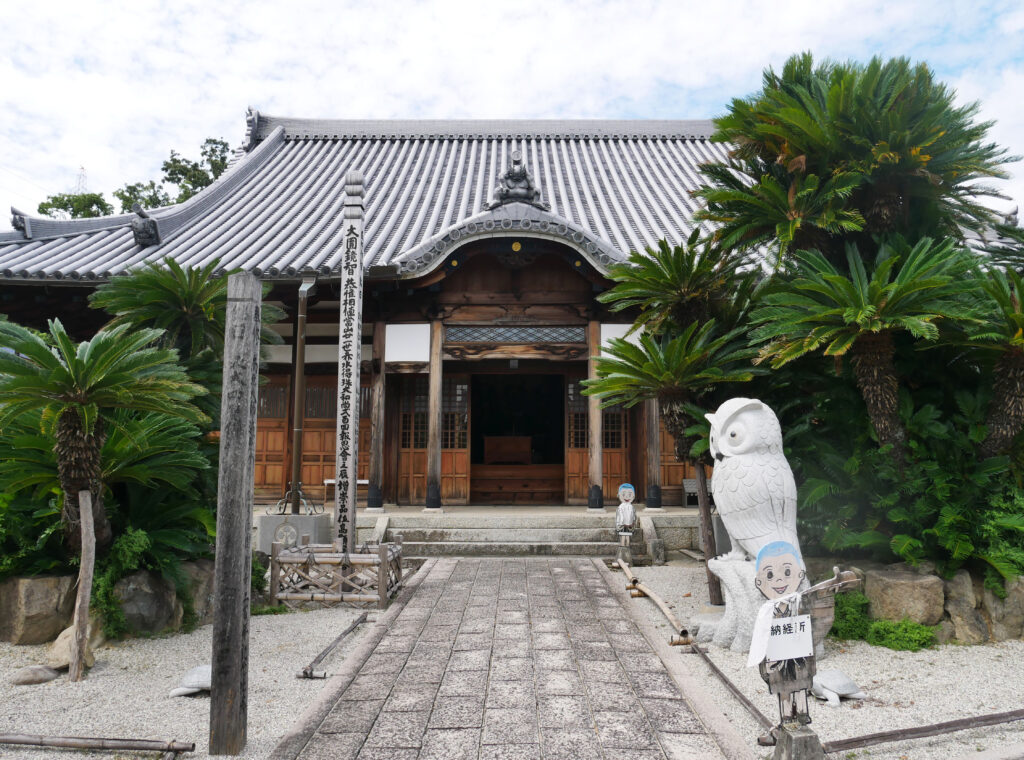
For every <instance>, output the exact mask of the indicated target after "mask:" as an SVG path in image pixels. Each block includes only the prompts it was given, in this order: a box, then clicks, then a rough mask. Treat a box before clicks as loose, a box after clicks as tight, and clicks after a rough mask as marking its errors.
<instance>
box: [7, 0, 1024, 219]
mask: <svg viewBox="0 0 1024 760" xmlns="http://www.w3.org/2000/svg"><path fill="white" fill-rule="evenodd" d="M804 50H810V51H812V52H813V53H814V54H815V56H816V57H817V58H825V57H829V58H835V59H843V60H845V59H851V58H852V59H857V60H862V61H863V60H867V59H868V58H870V57H871V56H872V55H882V56H886V57H891V56H907V57H909V58H911V59H912V60H914V61H924V62H926V63H928V64H929V65H930V66H931V67H932V68H933V69H934V71H935V72H936V74H937V75H938V77H939V79H940V80H942V81H944V82H946V83H947V84H949V85H950V86H952V87H954V88H955V89H956V90H957V92H958V97H959V99H960V101H961V102H963V103H967V102H971V101H980V103H981V105H982V108H981V118H983V119H985V120H994V121H995V122H996V123H995V125H994V126H993V127H992V129H991V131H990V133H989V134H990V136H991V138H992V139H993V140H994V141H995V142H997V143H999V144H1000V145H1002V146H1004V147H1006V148H1007V149H1008V151H1009V152H1010V154H1024V5H1022V4H1021V3H1019V1H1018V2H1003V1H1002V0H993V1H992V2H987V1H984V0H982V1H976V2H943V1H942V0H885V1H884V2H882V1H880V0H856V2H853V1H847V0H813V1H812V2H805V1H803V0H776V1H775V2H767V1H765V0H760V1H758V0H735V1H724V2H708V1H707V0H705V1H704V2H692V1H691V0H674V1H670V0H546V1H545V0H500V1H492V2H486V0H485V2H480V1H479V0H473V1H466V2H464V1H462V0H388V1H387V2H379V1H377V2H375V1H374V0H359V1H358V2H352V0H302V2H282V0H275V1H274V2H265V1H264V0H245V2H240V1H239V0H217V2H207V1H206V0H203V1H202V2H193V1H192V0H174V2H167V1H166V0H161V1H160V2H148V1H147V0H130V2H119V1H114V0H103V1H102V2H101V1H98V0H74V1H73V2H68V1H67V0H46V1H45V2H34V3H23V4H19V5H18V7H17V9H16V10H15V9H9V10H8V12H6V13H4V14H3V23H2V24H0V114H2V117H0V230H5V229H9V228H10V227H9V218H8V216H9V215H8V213H7V209H8V207H10V206H14V207H16V208H18V209H19V210H21V211H27V212H30V213H32V214H35V213H36V207H37V206H38V204H39V203H40V202H41V201H42V200H44V199H45V198H46V197H47V196H48V195H51V194H54V193H62V192H73V191H75V190H76V189H77V188H78V187H79V186H80V185H82V184H83V183H84V186H85V188H86V189H87V190H88V191H91V192H102V193H104V194H105V195H106V197H107V199H108V200H110V201H113V198H112V196H111V192H112V191H113V190H115V189H117V188H119V187H121V186H122V185H124V184H125V183H128V182H137V181H147V180H150V179H158V178H159V176H160V165H161V163H162V162H163V161H164V160H165V159H166V158H167V157H168V155H169V153H170V151H171V150H172V149H173V150H176V151H178V152H179V153H181V154H183V155H185V156H187V157H191V158H196V159H198V158H199V146H200V145H201V143H202V142H203V140H204V139H205V138H207V137H219V138H223V139H225V140H227V141H228V142H229V143H230V145H231V146H232V148H234V147H235V146H237V145H238V144H239V142H240V141H241V139H242V137H243V135H244V132H245V119H244V114H245V109H246V107H247V106H252V107H254V108H256V109H258V110H260V111H262V112H264V113H268V114H273V115H279V116H296V117H324V118H353V119H370V118H374V119H378V118H379V119H388V118H401V119H415V118H614V119H621V118H637V119H642V118H656V119H675V118H679V119H704V118H713V117H715V116H719V115H722V114H723V113H724V112H725V110H726V108H727V106H728V103H729V101H730V99H731V98H733V97H743V96H746V95H749V94H751V93H753V92H755V91H756V90H757V89H758V88H759V85H760V81H761V75H762V72H763V70H764V69H765V68H767V67H769V66H772V67H775V68H780V67H781V66H782V64H783V62H784V61H785V60H786V58H787V57H789V56H790V55H792V54H794V53H797V52H800V51H804ZM1007 168H1008V169H1009V171H1010V172H1011V173H1012V175H1013V176H1012V178H1011V179H1010V180H1009V181H1005V182H1001V183H999V188H1000V189H1001V190H1002V191H1003V192H1004V193H1006V194H1007V195H1009V196H1010V199H1009V200H1005V201H998V200H996V201H992V205H993V206H994V207H995V208H997V209H999V210H1000V211H1004V212H1005V211H1008V210H1010V209H1012V208H1013V207H1014V206H1016V205H1017V203H1018V202H1021V201H1024V163H1021V162H1018V163H1014V164H1010V165H1009V166H1008V167H1007Z"/></svg>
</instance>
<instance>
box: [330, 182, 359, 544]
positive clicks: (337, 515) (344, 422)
mask: <svg viewBox="0 0 1024 760" xmlns="http://www.w3.org/2000/svg"><path fill="white" fill-rule="evenodd" d="M343 213H344V228H343V232H342V235H343V239H344V250H343V251H342V257H341V314H340V320H339V325H340V330H339V337H338V437H337V446H336V451H335V453H336V456H335V464H334V466H335V486H336V487H335V489H334V499H335V502H334V524H335V525H336V526H337V531H338V538H339V539H340V541H341V544H342V546H343V547H344V550H345V551H347V552H349V553H352V552H354V551H355V549H356V485H357V484H356V478H357V472H358V470H357V468H358V465H359V364H360V360H361V358H362V350H363V173H362V172H359V171H350V172H349V173H348V174H346V175H345V208H344V212H343Z"/></svg>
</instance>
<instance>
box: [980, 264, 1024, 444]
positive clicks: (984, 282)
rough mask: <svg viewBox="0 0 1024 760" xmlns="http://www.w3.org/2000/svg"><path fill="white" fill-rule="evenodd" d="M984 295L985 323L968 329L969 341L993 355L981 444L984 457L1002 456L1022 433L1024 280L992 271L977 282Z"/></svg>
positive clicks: (1023, 404) (1016, 275) (1023, 413)
mask: <svg viewBox="0 0 1024 760" xmlns="http://www.w3.org/2000/svg"><path fill="white" fill-rule="evenodd" d="M978 282H979V284H980V285H981V288H982V291H983V293H984V294H985V296H987V303H986V304H985V306H986V308H985V317H986V318H985V320H984V322H982V323H981V324H980V325H979V326H977V327H976V328H974V329H971V330H970V332H971V342H972V344H974V345H975V346H977V347H979V348H983V349H986V350H988V351H991V352H994V353H995V355H996V359H995V366H994V368H993V370H992V378H993V380H992V399H991V401H990V402H989V408H988V414H987V419H986V427H987V428H988V432H987V434H986V436H985V439H984V440H983V441H982V442H981V445H980V447H979V453H980V454H981V455H982V456H983V457H993V456H997V455H999V454H1005V453H1006V452H1007V451H1008V450H1009V448H1010V445H1011V444H1012V443H1013V439H1014V438H1016V437H1017V434H1018V433H1020V431H1021V430H1024V311H1022V301H1024V281H1022V280H1021V276H1020V275H1019V274H1017V273H1016V272H1014V271H1012V270H1006V269H1001V268H994V269H992V270H991V271H989V272H988V273H987V274H986V275H984V276H982V277H980V278H979V280H978Z"/></svg>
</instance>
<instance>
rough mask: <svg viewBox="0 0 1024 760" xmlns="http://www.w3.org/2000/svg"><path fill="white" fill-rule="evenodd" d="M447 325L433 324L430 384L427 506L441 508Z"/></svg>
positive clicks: (436, 322) (434, 321)
mask: <svg viewBox="0 0 1024 760" xmlns="http://www.w3.org/2000/svg"><path fill="white" fill-rule="evenodd" d="M443 338H444V326H443V325H442V324H441V320H440V319H435V320H432V321H431V323H430V384H429V385H428V389H427V504H426V507H427V509H440V508H441V345H442V343H443Z"/></svg>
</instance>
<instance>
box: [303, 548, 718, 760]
mask: <svg viewBox="0 0 1024 760" xmlns="http://www.w3.org/2000/svg"><path fill="white" fill-rule="evenodd" d="M307 735H308V741H306V742H305V745H304V746H303V747H302V749H301V751H299V753H298V755H297V756H298V757H299V758H302V760H328V759H329V760H440V759H442V758H443V759H444V760H463V759H465V760H541V759H542V758H543V759H544V760H555V759H558V760H562V759H563V758H564V759H565V760H569V759H575V758H588V759H589V758H606V759H607V760H613V759H614V760H691V759H692V760H697V759H698V758H699V760H717V759H719V758H723V754H722V752H721V750H720V749H719V747H718V745H717V744H716V743H715V741H714V740H713V738H712V737H711V736H710V735H709V734H708V732H707V730H706V729H705V727H704V725H703V724H702V723H701V721H700V720H699V719H698V718H697V717H696V715H695V714H694V713H693V712H692V710H691V709H690V706H689V705H688V703H687V701H686V700H685V699H684V698H683V695H682V694H681V692H680V690H679V688H678V687H677V685H676V682H675V681H674V680H673V679H672V677H671V676H670V675H669V672H668V670H667V669H666V667H665V664H664V663H663V662H662V660H661V658H660V657H659V656H658V654H657V653H656V652H655V651H654V649H652V647H651V646H650V644H648V641H647V639H646V638H645V637H644V636H643V635H642V634H641V632H640V629H639V628H638V627H637V625H636V623H634V622H633V619H632V617H631V616H630V614H629V612H628V611H627V610H626V609H624V608H623V606H622V604H621V603H620V602H619V600H618V599H617V598H616V596H615V595H613V594H612V592H611V589H610V588H609V587H608V584H607V583H606V580H605V574H604V573H602V571H601V569H600V568H599V567H598V566H597V565H596V564H595V562H594V561H591V560H589V559H575V558H566V559H561V558H559V559H555V558H552V559H548V558H523V559H519V558H514V559H509V558H502V559H487V558H482V559H477V558H469V559H442V560H438V561H437V562H436V563H435V564H434V565H433V566H432V567H431V568H430V569H429V571H428V574H427V576H426V577H425V578H424V579H423V580H422V581H421V582H420V584H419V586H418V588H417V589H416V590H415V593H414V594H413V596H412V598H411V599H409V601H408V603H407V604H406V605H405V607H404V608H403V609H402V610H401V612H400V613H399V614H398V616H397V618H396V619H395V620H394V622H393V624H392V625H391V626H390V627H389V629H388V630H387V632H386V633H385V634H384V636H383V638H381V640H380V642H379V643H378V644H377V646H376V648H375V649H374V650H373V653H372V654H371V655H370V656H369V657H368V658H367V659H366V660H365V662H364V663H363V665H362V667H361V668H360V670H359V672H358V674H357V675H356V676H355V678H353V679H352V680H351V681H350V682H349V684H348V686H347V688H346V689H345V690H344V691H343V692H342V693H341V695H340V698H339V699H338V700H337V701H336V702H335V704H334V705H333V707H331V708H330V711H329V712H327V713H326V716H325V717H324V718H323V720H322V721H320V722H319V723H318V725H314V726H311V727H310V729H309V730H308V732H307Z"/></svg>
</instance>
